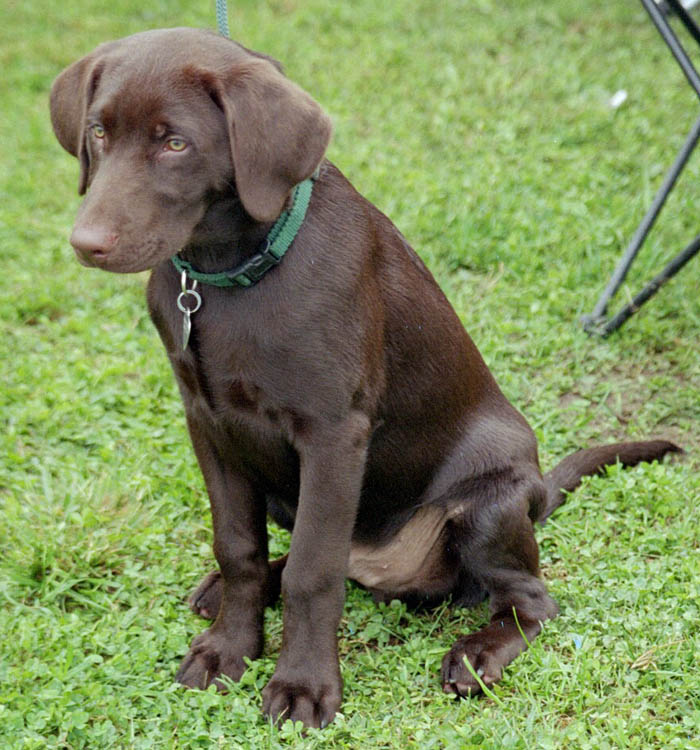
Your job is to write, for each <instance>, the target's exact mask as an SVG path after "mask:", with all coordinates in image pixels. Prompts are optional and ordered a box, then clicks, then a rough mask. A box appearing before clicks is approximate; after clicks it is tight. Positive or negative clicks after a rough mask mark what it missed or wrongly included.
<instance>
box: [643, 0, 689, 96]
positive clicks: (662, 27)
mask: <svg viewBox="0 0 700 750" xmlns="http://www.w3.org/2000/svg"><path fill="white" fill-rule="evenodd" d="M669 4H670V5H671V6H672V7H673V8H674V10H676V11H677V9H678V7H680V8H681V12H682V13H683V15H684V16H687V13H685V11H684V9H683V7H682V6H679V4H678V3H673V2H671V3H669ZM642 5H643V6H644V7H645V8H646V11H647V13H648V14H649V16H650V17H651V20H652V21H653V22H654V25H655V26H656V28H657V29H658V30H659V34H661V36H662V37H663V38H664V41H665V42H666V44H667V45H668V47H669V49H670V50H671V52H672V53H673V56H674V57H675V58H676V61H677V62H678V64H679V65H680V66H681V70H682V71H683V72H684V73H685V77H686V78H687V79H688V82H689V83H690V85H691V86H692V87H693V89H694V90H695V93H696V94H697V95H698V96H700V76H699V75H698V72H697V70H695V68H694V66H693V63H692V62H691V61H690V58H689V57H688V55H686V53H685V50H684V49H683V47H682V46H681V43H680V42H679V41H678V37H676V35H675V34H674V33H673V30H672V29H671V27H670V26H669V23H668V21H667V20H666V19H665V18H664V15H663V13H662V12H661V11H660V10H659V8H658V6H657V5H656V3H655V2H654V0H642ZM691 24H692V25H693V26H695V24H694V23H693V22H692V20H691ZM688 30H689V31H690V27H688ZM691 33H693V32H692V31H691Z"/></svg>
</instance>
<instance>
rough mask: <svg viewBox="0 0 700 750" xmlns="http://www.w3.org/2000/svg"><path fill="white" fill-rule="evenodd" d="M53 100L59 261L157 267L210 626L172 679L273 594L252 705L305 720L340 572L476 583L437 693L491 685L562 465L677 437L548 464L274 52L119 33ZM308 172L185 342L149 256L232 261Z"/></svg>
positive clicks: (207, 267) (313, 713) (241, 633)
mask: <svg viewBox="0 0 700 750" xmlns="http://www.w3.org/2000/svg"><path fill="white" fill-rule="evenodd" d="M51 114H52V120H53V124H54V128H55V131H56V135H57V137H58V139H59V141H60V142H61V144H62V145H63V146H64V147H65V148H66V149H67V150H68V151H70V152H71V153H72V154H74V155H75V156H77V157H78V158H79V160H80V164H81V183H80V190H81V192H83V191H84V190H85V189H86V188H88V187H89V191H88V193H87V196H86V198H85V200H84V202H83V204H82V206H81V207H80V210H79V212H78V216H77V219H76V223H75V227H74V229H73V235H72V238H71V242H72V243H73V245H74V247H75V249H76V253H77V254H78V257H79V259H80V260H81V262H83V263H84V264H86V265H91V266H97V267H100V268H103V269H106V270H110V271H117V272H130V271H141V270H144V269H153V272H152V275H151V278H150V282H149V285H148V304H149V309H150V313H151V316H152V318H153V321H154V323H155V325H156V327H157V328H158V331H159V333H160V335H161V338H162V339H163V343H164V345H165V347H166V349H167V352H168V356H169V358H170V360H171V362H172V366H173V370H174V372H175V375H176V377H177V380H178V384H179V386H180V390H181V393H182V398H183V401H184V405H185V413H186V417H187V424H188V427H189V431H190V435H191V438H192V444H193V446H194V450H195V453H196V455H197V459H198V461H199V464H200V467H201V469H202V473H203V475H204V479H205V482H206V485H207V489H208V492H209V497H210V500H211V510H212V516H213V525H214V553H215V555H216V559H217V562H218V564H219V569H220V571H219V572H217V573H213V574H210V575H209V576H207V577H206V579H205V580H204V581H203V582H202V584H201V585H200V587H199V588H198V590H197V591H196V592H195V594H194V595H193V597H192V600H191V603H192V606H193V608H194V609H195V610H196V611H199V612H200V613H201V614H202V615H205V616H211V617H215V618H216V619H215V621H214V623H213V625H212V626H211V628H210V629H209V630H207V631H205V632H204V633H203V634H202V635H200V636H199V637H198V638H196V639H195V640H194V642H193V644H192V648H191V649H190V652H189V654H188V655H187V656H186V657H185V659H184V661H183V663H182V666H181V668H180V671H179V672H178V675H177V679H178V680H180V682H182V683H184V684H185V685H189V686H193V687H194V686H197V687H206V686H207V685H209V684H211V683H217V684H219V683H218V678H219V677H220V676H221V675H227V676H229V677H231V678H233V679H238V678H239V677H240V676H241V674H242V672H243V670H244V668H245V662H244V659H246V658H251V659H254V658H256V657H257V656H259V655H260V653H261V651H262V647H263V609H264V607H265V605H266V604H268V603H271V602H273V601H274V600H275V599H276V598H277V596H278V594H279V592H280V590H281V592H282V596H283V599H284V605H285V611H284V636H283V644H282V650H281V653H280V656H279V660H278V663H277V668H276V670H275V674H274V675H273V677H272V679H271V680H270V682H269V684H268V685H267V687H266V688H265V691H264V710H265V712H266V713H267V714H268V715H270V716H272V717H274V718H287V717H288V718H292V719H295V720H297V719H298V720H301V721H303V722H304V723H305V724H307V725H309V726H324V725H325V724H327V723H328V722H329V721H330V720H331V719H332V718H333V715H334V714H335V712H336V711H337V709H338V707H339V705H340V699H341V688H342V684H341V679H340V671H339V666H338V656H337V647H336V634H337V628H338V623H339V619H340V616H341V612H342V608H343V601H344V578H345V577H346V576H348V575H350V576H352V577H354V578H356V579H357V580H358V581H360V582H361V583H363V584H365V585H366V586H368V587H369V588H370V589H371V590H372V591H373V593H374V594H375V596H376V597H377V598H381V599H388V598H391V597H393V596H400V597H402V598H404V599H407V600H409V601H411V602H414V603H418V604H420V603H432V602H435V601H438V600H440V599H444V598H445V597H451V598H452V600H453V601H454V602H456V603H461V604H473V603H475V602H478V601H480V600H481V599H483V598H484V597H485V596H487V595H488V596H489V597H490V601H491V609H492V619H491V623H490V624H489V625H488V626H486V627H485V628H484V629H482V630H480V631H478V632H476V633H473V634H470V635H467V636H464V637H462V638H460V639H459V640H458V641H457V642H456V643H455V645H454V646H453V648H452V649H451V651H450V652H449V653H448V654H447V656H446V657H445V659H444V662H443V667H442V685H443V688H444V689H445V690H446V691H448V692H451V693H454V694H456V695H469V694H472V693H475V692H478V690H479V684H478V682H477V681H476V680H475V679H474V678H473V677H472V675H471V674H470V672H469V670H468V669H467V668H466V666H465V664H464V658H465V657H466V658H468V659H469V660H470V662H471V664H472V666H473V668H474V669H475V670H476V671H477V672H478V673H479V674H480V675H481V679H482V680H483V681H484V683H486V684H487V685H488V684H491V683H493V682H494V681H495V680H497V679H499V677H500V676H501V673H502V670H503V668H504V667H505V666H506V665H507V664H508V663H509V662H510V661H511V660H512V659H513V658H514V656H515V655H516V654H517V653H518V652H519V651H521V650H522V649H523V648H525V641H524V640H523V638H522V635H521V632H520V629H522V631H523V632H524V634H525V635H526V637H527V638H528V639H531V638H534V637H535V636H536V635H537V633H538V632H539V630H540V628H541V623H542V622H543V621H544V620H546V619H547V618H549V617H552V616H554V615H555V614H556V611H557V608H556V605H555V603H554V602H553V600H552V599H551V598H550V597H549V595H548V594H547V592H546V590H545V587H544V584H543V583H542V581H541V580H540V579H539V578H538V551H537V544H536V542H535V537H534V533H533V522H535V521H537V520H538V519H542V518H544V517H545V516H546V515H547V514H548V513H549V512H551V510H552V509H553V508H554V507H555V506H556V505H557V504H558V503H559V502H560V500H561V491H560V490H561V488H565V489H571V488H573V487H574V486H575V485H576V484H577V482H578V481H579V479H580V477H581V475H582V474H584V473H591V472H594V471H596V470H598V469H599V468H600V467H601V466H603V465H605V464H609V463H611V462H614V461H615V460H616V459H617V457H619V458H620V460H621V461H622V462H623V463H625V464H632V463H635V462H637V461H640V460H651V459H656V458H660V457H661V456H663V455H664V453H666V452H667V451H673V450H677V448H676V446H674V445H673V444H671V443H667V442H663V441H660V442H656V443H628V444H622V445H616V446H607V447H604V448H599V449H595V450H594V452H591V451H582V452H580V453H578V454H575V455H574V456H573V457H569V459H566V460H565V462H564V463H563V464H562V465H561V468H560V469H558V470H557V469H555V470H554V471H553V472H552V473H551V474H550V475H547V477H545V478H543V477H542V474H541V473H540V469H539V465H538V458H537V446H536V443H535V438H534V435H533V433H532V431H531V430H530V428H529V426H528V424H527V422H526V421H525V420H524V419H523V417H522V416H521V415H520V414H519V413H518V412H517V411H516V410H515V409H514V408H513V407H512V406H511V405H510V404H509V403H508V401H507V400H506V398H505V397H504V395H503V394H502V392H501V391H500V389H499V388H498V386H497V384H496V382H495V381H494V379H493V377H492V375H491V373H490V372H489V370H488V368H487V366H486V364H485V363H484V361H483V359H482V358H481V355H480V354H479V352H478V351H477V349H476V347H475V346H474V344H473V342H472V341H471V339H470V338H469V336H468V335H467V333H466V332H465V331H464V329H463V327H462V325H461V324H460V322H459V320H458V318H457V316H456V315H455V313H454V311H453V310H452V308H451V306H450V304H449V303H448V301H447V300H446V298H445V297H444V295H443V294H442V292H441V291H440V289H439V288H438V286H437V284H436V283H435V281H434V280H433V278H432V276H431V275H430V273H429V272H428V270H427V269H426V268H425V266H424V265H423V263H422V262H421V260H420V259H419V258H418V256H417V255H416V254H415V253H414V251H413V250H412V249H411V248H410V246H409V245H408V243H407V242H406V240H405V239H404V238H403V237H402V236H401V234H400V233H399V232H398V230H397V229H396V228H395V227H394V225H393V224H392V223H391V222H390V221H389V220H388V219H387V218H386V216H384V215H383V214H382V213H381V212H380V211H378V210H377V209H376V208H375V207H374V206H373V205H372V204H370V203H369V202H368V201H366V200H365V199H364V198H363V197H362V196H361V195H359V194H358V193H357V192H356V191H355V190H354V189H353V187H352V186H351V185H350V184H349V183H348V182H347V180H346V179H345V178H344V177H343V175H342V174H341V173H340V172H339V171H338V170H337V169H336V168H335V167H334V166H333V165H332V164H331V163H329V162H328V161H325V160H324V159H323V154H324V151H325V149H326V146H327V144H328V140H329V138H330V123H329V120H328V118H327V117H326V115H325V114H324V113H323V112H322V110H321V108H320V107H319V106H318V104H316V102H314V101H313V99H311V97H309V96H308V94H306V93H304V92H303V91H302V90H301V89H299V88H298V87H297V86H295V85H294V84H293V83H291V82H290V81H288V80H287V79H286V78H285V77H284V76H283V75H282V73H281V72H280V68H279V66H278V65H277V64H276V63H274V61H271V60H270V59H269V58H266V57H265V56H263V55H259V54H257V53H253V52H250V51H249V50H246V49H245V48H243V47H241V46H240V45H237V44H235V43H233V42H230V41H228V40H225V39H223V38H222V37H219V36H216V35H214V34H210V33H208V32H202V31H196V30H191V29H175V30H168V31H154V32H146V33H142V34H137V35H135V36H132V37H129V38H127V39H124V40H120V41H117V42H111V43H109V44H105V45H102V46H101V47H98V49H97V50H95V51H94V52H93V53H91V54H90V55H88V56H87V57H85V58H83V59H82V60H80V61H78V62H77V63H75V64H73V65H72V66H70V67H69V68H68V69H67V70H66V71H64V72H63V73H62V74H61V75H60V76H59V77H58V79H57V80H56V82H55V84H54V87H53V90H52V95H51ZM174 137H177V138H178V139H180V141H184V142H185V144H186V148H184V149H182V150H177V151H176V150H175V149H174V148H173V147H172V146H173V142H172V140H171V139H172V138H174ZM177 145H181V144H177ZM319 164H320V166H321V169H320V174H319V177H318V179H317V180H316V182H315V186H314V190H313V195H312V198H311V204H310V207H309V211H308V214H307V217H306V219H305V221H304V223H303V225H302V227H301V229H300V231H299V233H298V235H297V237H296V239H295V241H294V243H293V245H292V246H291V248H290V250H289V251H288V253H287V255H286V256H285V258H284V259H283V261H282V263H281V264H280V265H279V266H278V267H277V268H275V269H273V270H272V271H270V272H269V273H268V274H267V275H266V276H265V277H264V278H263V279H262V281H260V283H258V284H257V285H256V286H253V287H251V288H249V289H239V288H236V289H220V288H216V287H212V286H200V291H201V293H202V297H203V305H202V308H201V310H199V311H198V312H197V313H196V314H195V315H194V316H193V317H192V324H193V329H192V334H191V338H190V343H189V346H188V347H187V349H186V350H184V351H183V350H182V346H181V341H180V327H181V322H182V315H181V313H180V312H179V311H178V309H177V307H176V304H175V302H176V298H177V296H178V292H179V291H180V287H179V284H180V279H179V276H178V273H177V272H176V270H175V268H174V267H173V265H172V264H171V263H170V260H169V258H170V257H171V256H172V255H174V254H175V253H177V252H178V251H181V254H182V257H184V258H185V259H187V260H189V261H190V262H192V263H193V265H194V266H196V267H197V268H199V269H200V270H203V271H212V272H213V271H222V270H227V269H231V268H233V267H235V266H236V265H237V264H238V263H239V262H241V261H242V260H243V259H245V258H246V257H247V256H250V255H251V254H252V253H254V252H255V251H256V250H257V248H258V246H259V244H260V242H261V241H262V240H263V238H264V237H265V235H266V234H267V232H268V230H269V228H270V226H271V223H272V222H273V221H274V220H275V218H276V217H277V215H278V214H279V212H280V211H281V210H282V208H283V206H284V204H285V202H286V200H287V198H288V196H289V193H290V191H291V189H292V188H293V186H294V185H295V184H296V183H297V182H299V181H301V180H303V179H305V178H307V177H309V176H310V175H311V174H312V173H313V172H314V170H316V168H317V166H318V165H319ZM268 513H269V514H270V515H271V516H272V517H273V518H274V519H275V520H277V521H278V522H279V523H281V524H282V525H283V526H285V527H287V528H289V529H291V530H292V540H291V547H290V550H289V554H288V556H287V557H286V558H284V559H282V560H280V561H275V562H273V563H271V564H270V563H268V555H267V536H266V514H268ZM514 613H517V621H516V614H514Z"/></svg>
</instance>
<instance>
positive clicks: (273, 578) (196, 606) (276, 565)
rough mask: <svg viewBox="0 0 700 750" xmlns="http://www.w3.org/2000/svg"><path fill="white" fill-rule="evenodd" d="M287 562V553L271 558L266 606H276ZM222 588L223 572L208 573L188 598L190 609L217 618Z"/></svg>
mask: <svg viewBox="0 0 700 750" xmlns="http://www.w3.org/2000/svg"><path fill="white" fill-rule="evenodd" d="M286 562H287V556H286V555H285V556H284V557H280V558H278V559H277V560H270V577H269V579H268V585H267V601H266V602H265V606H266V607H274V606H275V604H276V603H277V600H278V599H279V597H280V588H281V585H282V583H281V582H282V571H283V570H284V565H285V563H286ZM221 588H222V583H221V573H220V572H219V571H218V570H212V571H211V572H209V573H207V574H206V575H205V576H204V578H202V580H201V581H200V582H199V584H198V585H197V588H196V589H195V590H194V591H193V592H192V593H191V594H190V596H189V598H188V600H187V603H188V605H189V607H190V609H191V610H192V611H193V612H194V613H195V614H196V615H199V616H200V617H203V618H204V619H205V620H215V619H216V616H217V614H219V609H220V608H221Z"/></svg>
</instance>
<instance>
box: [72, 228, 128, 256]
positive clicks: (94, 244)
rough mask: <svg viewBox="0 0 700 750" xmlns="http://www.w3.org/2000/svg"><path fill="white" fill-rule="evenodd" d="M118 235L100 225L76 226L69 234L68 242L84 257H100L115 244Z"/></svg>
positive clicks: (106, 253)
mask: <svg viewBox="0 0 700 750" xmlns="http://www.w3.org/2000/svg"><path fill="white" fill-rule="evenodd" d="M118 239H119V235H118V234H117V233H116V232H111V231H109V230H107V229H104V228H100V227H76V228H75V229H73V234H71V236H70V244H71V245H73V247H74V248H75V249H76V251H77V252H78V253H80V255H82V256H83V257H84V258H88V259H89V258H102V257H104V256H106V255H108V254H109V252H110V251H111V250H113V249H114V246H115V245H116V244H117V240H118Z"/></svg>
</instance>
